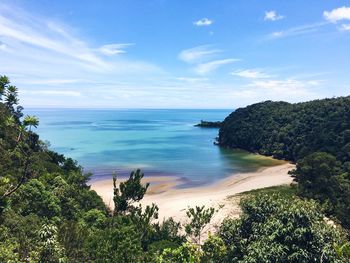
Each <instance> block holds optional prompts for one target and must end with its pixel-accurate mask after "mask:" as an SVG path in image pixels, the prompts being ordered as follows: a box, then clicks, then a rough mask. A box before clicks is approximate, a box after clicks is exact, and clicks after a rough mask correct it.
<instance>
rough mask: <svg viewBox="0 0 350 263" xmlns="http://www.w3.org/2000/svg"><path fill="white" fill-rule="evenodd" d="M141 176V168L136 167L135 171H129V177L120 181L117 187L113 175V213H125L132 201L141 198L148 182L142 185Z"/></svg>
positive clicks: (115, 177) (115, 178)
mask: <svg viewBox="0 0 350 263" xmlns="http://www.w3.org/2000/svg"><path fill="white" fill-rule="evenodd" d="M143 176H144V174H143V173H141V170H140V169H137V170H136V172H134V171H133V172H131V174H130V177H129V179H128V180H127V181H125V182H121V183H120V184H119V187H117V176H116V175H114V176H113V186H114V197H113V201H114V206H115V208H114V211H115V213H125V212H126V211H127V210H128V209H130V206H131V205H132V204H133V203H134V202H138V201H140V200H141V199H142V198H143V196H144V195H145V193H146V191H147V188H148V186H149V183H147V184H145V185H142V183H141V179H142V178H143Z"/></svg>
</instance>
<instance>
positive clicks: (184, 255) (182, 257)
mask: <svg viewBox="0 0 350 263" xmlns="http://www.w3.org/2000/svg"><path fill="white" fill-rule="evenodd" d="M200 259H201V252H200V250H198V248H197V246H196V245H194V244H191V243H183V244H182V245H181V246H180V247H178V248H175V249H171V248H166V249H164V251H163V253H162V254H161V255H159V256H158V257H157V263H175V262H181V263H200V262H201V261H200Z"/></svg>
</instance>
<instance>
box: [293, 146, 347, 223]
mask: <svg viewBox="0 0 350 263" xmlns="http://www.w3.org/2000/svg"><path fill="white" fill-rule="evenodd" d="M291 174H292V176H294V177H295V180H296V181H297V182H298V191H299V194H300V195H301V196H303V197H307V198H312V199H316V200H318V201H320V202H321V203H322V204H323V205H324V206H325V208H326V211H327V213H329V214H334V215H336V216H337V217H338V219H339V220H340V221H341V222H342V224H343V226H345V227H347V228H349V227H350V217H349V215H350V180H349V174H348V173H346V172H343V171H342V168H341V164H340V162H339V161H337V159H336V158H335V157H334V156H333V155H331V154H328V153H325V152H315V153H312V154H310V155H308V156H306V157H305V158H303V159H301V160H300V161H299V162H298V163H297V166H296V169H295V170H293V171H292V172H291Z"/></svg>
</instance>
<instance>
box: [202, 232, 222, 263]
mask: <svg viewBox="0 0 350 263" xmlns="http://www.w3.org/2000/svg"><path fill="white" fill-rule="evenodd" d="M202 251H203V255H202V260H201V262H204V263H221V262H225V260H226V253H227V248H226V245H225V243H224V241H223V240H222V239H221V238H220V237H219V236H217V235H211V234H210V233H209V237H208V238H207V240H205V242H204V244H203V245H202Z"/></svg>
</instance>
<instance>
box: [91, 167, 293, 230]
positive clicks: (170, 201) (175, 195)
mask: <svg viewBox="0 0 350 263" xmlns="http://www.w3.org/2000/svg"><path fill="white" fill-rule="evenodd" d="M294 167H295V166H294V165H293V164H289V163H285V164H282V165H277V166H273V167H269V168H264V169H260V170H258V171H255V172H251V173H242V174H235V175H232V176H230V177H227V178H225V179H223V180H221V181H219V182H217V183H215V184H212V185H209V186H205V187H194V188H186V189H176V188H175V187H176V186H177V185H179V184H180V183H181V181H180V179H179V178H176V177H166V176H162V177H157V176H154V177H152V176H150V177H145V178H144V180H143V182H144V183H146V182H149V183H150V187H149V190H148V192H147V194H146V195H145V197H144V199H143V200H142V202H141V203H142V205H144V206H145V205H149V204H152V203H155V204H157V205H158V207H159V220H160V221H162V219H163V218H168V217H173V218H174V219H176V220H177V221H180V222H184V221H185V220H186V214H185V210H186V208H187V207H194V206H196V205H205V206H207V207H209V206H212V207H215V208H219V207H222V206H223V207H222V208H220V209H219V212H217V213H216V215H215V216H214V218H213V221H212V225H213V226H215V225H216V224H217V223H220V222H221V221H222V220H223V219H224V218H225V217H227V216H230V217H238V216H239V213H240V210H239V206H238V201H239V198H230V199H228V197H230V196H231V197H232V196H233V195H236V194H239V193H242V192H246V191H250V190H253V189H258V188H264V187H269V186H276V185H283V184H290V183H291V182H292V178H291V177H290V176H289V175H288V171H290V170H292V169H293V168H294ZM91 188H92V189H93V190H95V191H96V192H97V193H98V194H99V195H100V196H101V197H102V198H103V200H104V202H105V203H106V204H107V205H109V206H110V207H111V208H113V189H112V188H113V187H112V179H110V180H101V181H95V182H92V184H91Z"/></svg>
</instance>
